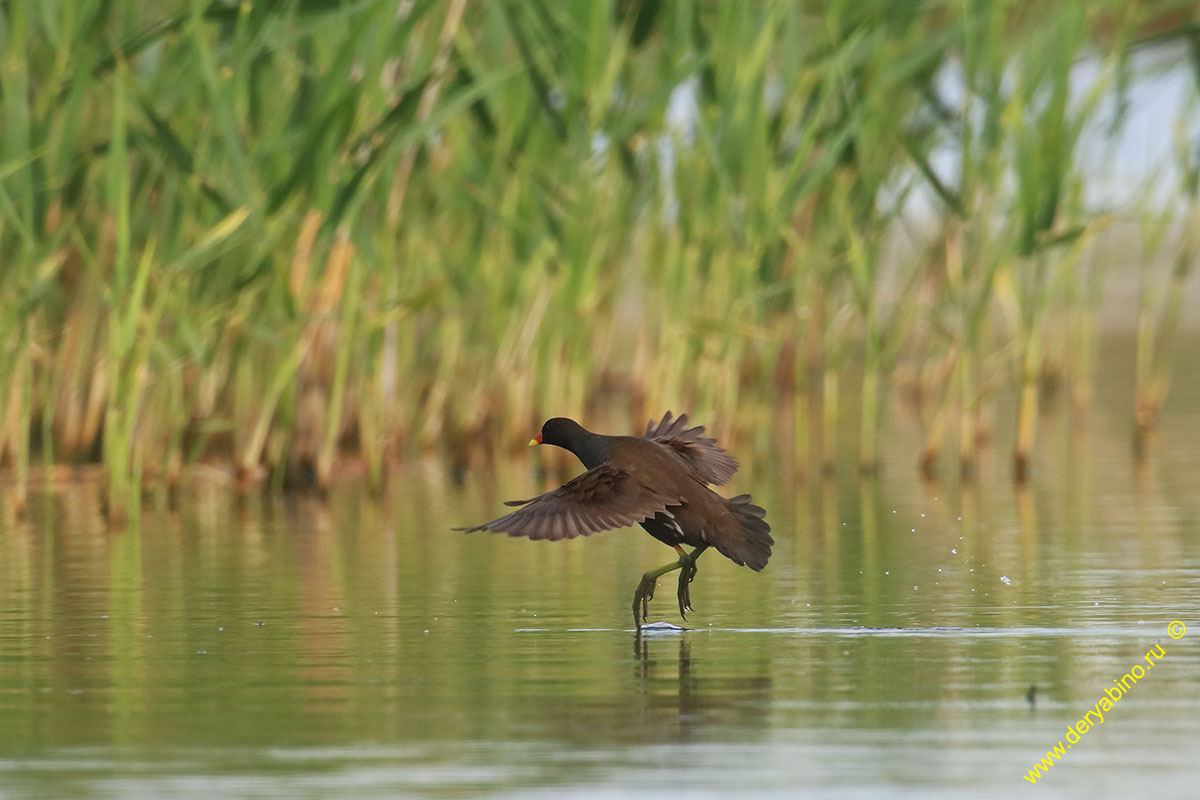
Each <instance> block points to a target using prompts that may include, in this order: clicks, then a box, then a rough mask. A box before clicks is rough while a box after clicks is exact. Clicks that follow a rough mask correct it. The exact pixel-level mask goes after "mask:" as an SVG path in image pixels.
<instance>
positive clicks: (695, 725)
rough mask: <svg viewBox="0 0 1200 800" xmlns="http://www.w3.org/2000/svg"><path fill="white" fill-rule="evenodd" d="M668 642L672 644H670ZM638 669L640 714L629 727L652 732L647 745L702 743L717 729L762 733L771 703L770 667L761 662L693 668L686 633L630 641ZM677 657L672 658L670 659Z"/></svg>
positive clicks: (701, 663) (751, 733) (702, 663)
mask: <svg viewBox="0 0 1200 800" xmlns="http://www.w3.org/2000/svg"><path fill="white" fill-rule="evenodd" d="M672 639H674V640H677V643H676V641H672ZM634 647H635V650H636V651H637V657H638V665H639V670H638V672H639V679H640V690H641V691H640V692H639V693H638V697H639V700H640V701H641V702H640V704H639V711H640V713H638V714H637V716H636V717H635V718H636V719H638V720H639V723H638V724H637V725H636V726H635V727H636V728H637V729H638V730H640V731H642V732H644V733H647V732H648V733H653V734H654V735H653V736H651V737H649V739H650V740H653V741H677V742H695V741H703V740H704V739H705V738H707V734H708V732H709V731H712V730H719V729H722V728H727V729H732V730H741V731H745V732H749V733H750V735H751V738H757V737H755V736H754V733H753V732H758V735H759V736H761V735H763V734H765V732H766V728H767V726H766V725H765V722H766V717H767V713H768V711H769V709H770V700H771V675H770V665H769V663H767V661H766V659H765V658H763V657H761V656H760V657H759V658H757V659H747V660H746V661H745V662H738V663H736V664H726V665H725V666H726V667H727V668H732V669H736V673H734V674H730V673H728V672H722V671H721V669H720V665H719V664H706V663H704V661H703V659H701V660H700V661H698V662H696V663H693V660H692V649H691V643H690V641H689V639H688V636H687V635H686V634H679V635H677V636H671V637H665V636H640V635H635V636H634ZM676 654H677V655H676Z"/></svg>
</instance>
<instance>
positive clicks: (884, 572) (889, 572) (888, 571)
mask: <svg viewBox="0 0 1200 800" xmlns="http://www.w3.org/2000/svg"><path fill="white" fill-rule="evenodd" d="M883 574H884V575H891V574H892V572H891V570H887V569H885V570H884V571H883Z"/></svg>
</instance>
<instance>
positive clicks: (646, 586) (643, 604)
mask: <svg viewBox="0 0 1200 800" xmlns="http://www.w3.org/2000/svg"><path fill="white" fill-rule="evenodd" d="M657 582H658V577H657V576H655V575H651V574H649V573H646V574H645V575H643V576H642V581H641V583H639V584H638V588H637V591H636V592H634V593H633V624H634V625H635V626H636V627H637V628H639V629H640V628H641V627H642V623H643V622H645V621H646V619H647V617H648V616H649V614H650V600H651V599H653V597H654V585H655V583H657Z"/></svg>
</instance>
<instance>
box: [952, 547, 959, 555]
mask: <svg viewBox="0 0 1200 800" xmlns="http://www.w3.org/2000/svg"><path fill="white" fill-rule="evenodd" d="M950 552H951V553H954V554H955V555H957V554H958V548H957V547H951V548H950Z"/></svg>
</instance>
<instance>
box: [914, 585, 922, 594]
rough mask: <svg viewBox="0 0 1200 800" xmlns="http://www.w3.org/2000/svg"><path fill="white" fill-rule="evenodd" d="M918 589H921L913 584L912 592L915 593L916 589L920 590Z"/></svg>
mask: <svg viewBox="0 0 1200 800" xmlns="http://www.w3.org/2000/svg"><path fill="white" fill-rule="evenodd" d="M920 588H921V587H920V586H917V585H916V584H913V591H914V592H915V591H917V590H918V589H920Z"/></svg>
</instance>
